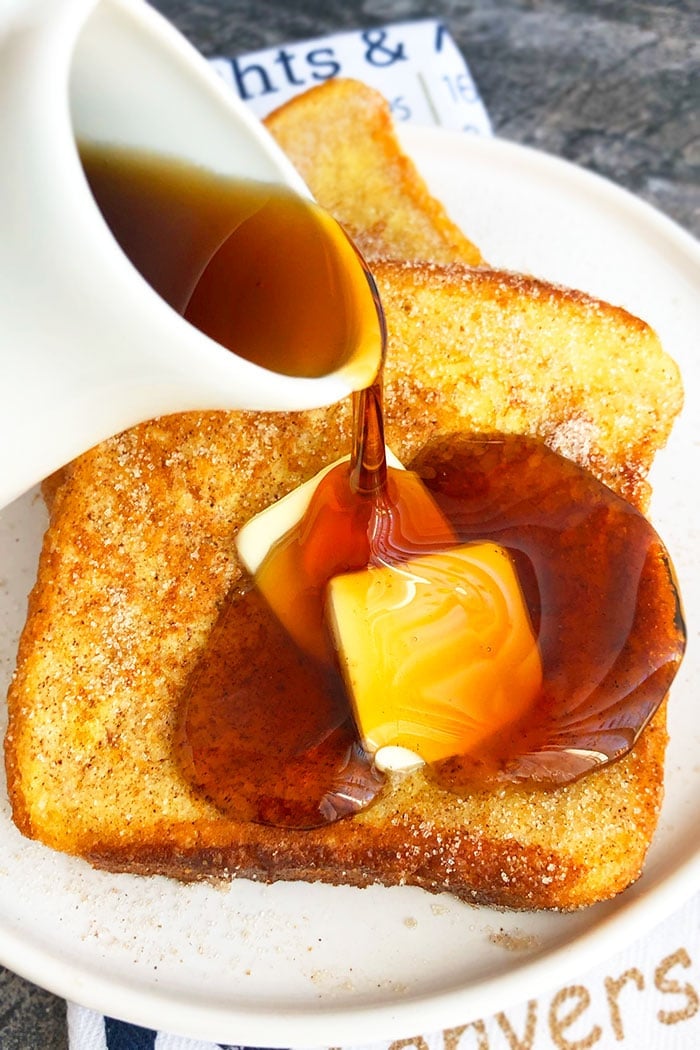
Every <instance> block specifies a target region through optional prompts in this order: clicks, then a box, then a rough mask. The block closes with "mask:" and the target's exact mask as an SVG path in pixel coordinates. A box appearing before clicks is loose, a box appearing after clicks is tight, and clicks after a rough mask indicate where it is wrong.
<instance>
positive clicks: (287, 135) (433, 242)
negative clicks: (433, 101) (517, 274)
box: [265, 79, 483, 266]
mask: <svg viewBox="0 0 700 1050" xmlns="http://www.w3.org/2000/svg"><path fill="white" fill-rule="evenodd" d="M265 123H266V125H267V128H268V130H269V131H270V132H271V133H272V135H273V136H274V138H276V139H277V141H278V143H279V144H280V146H281V147H282V149H283V150H284V151H285V152H286V153H287V155H288V156H289V157H290V159H291V160H292V162H293V163H294V165H295V167H296V168H297V169H298V170H299V172H300V173H301V175H302V176H303V177H304V179H305V181H306V183H307V185H308V186H309V188H310V190H311V192H312V193H313V195H314V197H315V198H316V200H317V201H318V203H319V204H320V205H321V206H322V207H324V208H326V209H327V211H329V212H330V213H331V215H333V216H335V218H336V219H337V220H338V222H340V223H341V225H343V226H344V227H345V229H346V230H347V231H348V233H349V234H350V236H351V237H352V238H353V240H354V241H355V243H356V244H357V246H358V247H359V248H360V250H361V251H362V253H363V255H364V256H365V258H366V259H367V260H368V261H369V262H372V261H373V260H374V259H378V258H392V259H403V260H425V261H433V262H440V263H449V262H465V263H468V264H470V265H473V266H476V265H478V264H479V263H481V262H483V260H482V257H481V252H480V251H479V249H478V248H477V247H476V245H475V244H473V243H472V242H471V241H470V240H469V239H468V238H467V237H466V236H465V235H464V233H463V232H462V231H461V230H460V229H459V227H458V226H456V225H455V224H454V223H453V222H452V220H451V219H450V218H449V216H448V215H447V212H446V211H445V209H444V207H443V206H442V204H441V203H440V202H439V201H438V200H436V199H435V198H434V197H433V196H432V195H431V194H430V193H429V191H428V188H427V186H426V184H425V182H424V181H423V179H422V177H421V176H420V174H419V173H418V171H417V170H416V167H415V165H414V164H413V162H412V160H411V159H410V158H409V157H407V156H406V154H405V153H404V152H403V150H402V149H401V147H400V145H399V142H398V139H397V137H396V133H395V131H394V126H393V123H392V119H391V113H390V110H389V105H388V103H387V102H386V100H385V99H384V98H383V96H382V95H380V94H379V93H378V92H377V91H374V90H373V89H372V88H370V87H367V85H365V84H361V83H359V81H356V80H345V79H338V80H329V81H326V83H325V84H322V85H320V86H319V87H317V88H313V89H312V90H311V91H307V92H305V93H304V94H302V95H298V96H297V97H296V98H294V99H292V100H291V102H288V103H287V104H286V105H284V106H281V107H280V108H279V109H277V110H275V112H274V113H271V114H270V116H268V117H267V119H266V121H265Z"/></svg>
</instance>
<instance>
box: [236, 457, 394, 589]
mask: <svg viewBox="0 0 700 1050" xmlns="http://www.w3.org/2000/svg"><path fill="white" fill-rule="evenodd" d="M349 459H350V457H349V456H343V457H342V458H341V459H338V460H336V461H335V462H334V463H330V464H329V465H328V466H327V467H324V468H323V470H319V472H318V474H315V475H314V476H313V477H312V478H310V479H309V480H308V481H305V482H304V484H303V485H299V486H298V488H295V489H293V490H292V491H291V492H289V493H288V494H287V495H286V496H283V497H282V499H280V500H278V501H277V502H276V503H272V504H270V506H269V507H266V508H265V510H263V511H261V512H260V513H259V514H256V515H255V517H254V518H251V519H250V521H248V522H246V524H245V525H244V526H243V527H242V528H241V529H239V532H238V536H237V537H236V547H237V549H238V554H239V557H240V559H241V561H242V562H243V564H244V566H245V567H246V569H247V570H248V572H249V573H250V574H251V576H255V574H256V573H257V571H258V569H259V568H260V566H261V565H262V563H263V562H264V560H265V558H266V557H267V555H268V553H269V552H270V550H271V548H272V547H273V546H274V545H275V543H276V542H277V540H279V539H281V538H282V536H284V534H285V533H286V532H289V530H290V529H293V528H294V526H295V525H296V524H297V523H298V522H299V521H301V519H302V518H303V516H304V514H305V513H306V511H307V509H308V506H309V503H310V502H311V497H312V496H313V494H314V492H315V491H316V489H317V488H318V485H319V482H320V481H321V479H322V478H324V477H325V476H326V474H328V473H329V472H330V471H331V470H333V468H334V467H337V466H338V464H339V463H347V461H348V460H349ZM386 461H387V464H388V465H389V466H390V467H397V468H398V469H399V470H403V469H404V468H403V464H402V463H400V462H399V460H398V459H397V458H396V456H395V455H394V454H393V452H392V451H391V450H390V449H388V448H387V450H386Z"/></svg>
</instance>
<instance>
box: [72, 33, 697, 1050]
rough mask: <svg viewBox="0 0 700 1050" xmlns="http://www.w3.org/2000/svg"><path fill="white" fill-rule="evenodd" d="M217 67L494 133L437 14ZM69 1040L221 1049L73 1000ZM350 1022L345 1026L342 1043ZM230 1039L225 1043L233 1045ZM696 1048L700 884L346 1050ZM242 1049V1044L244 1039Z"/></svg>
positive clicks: (256, 101) (265, 105)
mask: <svg viewBox="0 0 700 1050" xmlns="http://www.w3.org/2000/svg"><path fill="white" fill-rule="evenodd" d="M212 64H213V66H214V67H215V68H216V69H217V71H218V72H219V73H220V74H221V75H222V76H223V77H224V79H225V80H226V81H227V82H228V83H229V84H230V85H231V86H232V88H233V89H234V90H237V91H238V93H239V94H240V95H241V97H242V98H244V99H245V100H246V101H247V102H248V103H249V105H250V106H251V108H252V109H253V110H254V111H255V112H256V113H257V115H258V116H260V117H264V116H265V115H266V114H267V113H269V112H270V111H271V110H272V109H274V108H276V107H277V106H279V105H281V104H282V103H284V102H286V101H288V100H289V99H290V98H292V97H293V96H294V95H296V94H298V93H299V92H301V91H304V90H306V89H307V88H309V87H311V86H313V85H314V84H318V83H320V82H322V81H323V80H326V79H328V78H329V77H330V76H349V77H354V78H356V79H359V80H363V81H365V82H366V83H368V84H370V85H372V86H373V87H376V88H377V89H378V90H380V91H381V92H382V94H383V95H384V96H385V97H386V98H388V99H389V100H390V102H391V106H392V112H393V115H394V119H395V120H397V121H401V120H408V121H413V122H415V123H418V124H439V125H441V126H443V127H446V128H452V129H462V130H464V131H470V132H473V133H476V134H482V135H488V134H490V133H491V126H490V123H489V119H488V115H487V113H486V110H485V109H484V106H483V103H482V101H481V98H480V96H479V92H478V90H477V88H476V85H475V84H474V81H473V79H472V76H471V74H470V72H469V69H468V67H467V64H466V62H465V61H464V58H463V57H462V55H461V54H460V52H459V50H458V49H457V47H456V45H455V43H454V40H453V39H452V37H451V36H450V34H449V32H448V31H447V29H446V27H445V26H444V24H443V23H442V22H440V21H438V20H435V19H425V20H422V21H419V22H404V23H397V24H393V25H387V26H383V27H381V28H375V29H369V30H358V31H357V32H351V33H341V34H336V35H333V36H329V37H324V38H320V39H316V40H309V41H305V42H303V43H298V44H291V45H286V46H283V47H277V48H270V49H268V50H265V51H259V52H256V53H254V54H250V55H246V56H244V57H241V58H235V59H231V58H215V59H212ZM68 1036H69V1043H70V1050H219V1048H220V1047H222V1046H224V1044H215V1043H206V1042H201V1041H199V1040H193V1039H186V1038H183V1037H181V1036H177V1035H172V1034H169V1033H167V1032H155V1031H152V1030H150V1029H145V1028H140V1027H138V1026H136V1025H132V1024H127V1023H125V1022H122V1021H118V1020H113V1019H111V1018H106V1017H103V1016H102V1015H101V1014H98V1013H95V1012H94V1011H92V1010H88V1009H85V1008H84V1007H81V1006H77V1005H74V1004H73V1003H69V1004H68ZM342 1038H343V1033H342V1032H338V1035H337V1044H336V1045H337V1047H340V1045H341V1043H342ZM228 1046H229V1044H225V1048H226V1050H227V1048H228ZM591 1047H595V1050H613V1048H614V1050H626V1048H628V1047H629V1050H698V1048H700V895H698V896H697V897H695V898H694V899H693V900H692V901H690V902H689V903H687V904H686V905H685V906H684V907H683V908H682V909H681V910H680V911H679V912H678V913H677V914H676V915H675V916H673V917H672V918H671V919H669V920H668V921H667V922H665V923H664V924H663V925H662V926H660V927H659V928H658V929H657V930H656V931H655V932H654V933H653V934H652V935H650V936H648V937H647V938H645V939H644V940H643V941H641V942H639V943H638V944H635V945H634V946H633V947H631V948H629V949H628V950H626V951H624V952H621V953H620V954H619V955H617V956H615V957H614V958H613V959H610V960H609V961H608V962H606V963H604V964H603V965H601V966H598V967H596V968H595V969H593V970H591V971H589V972H588V973H586V974H582V975H581V977H580V979H578V980H577V981H576V982H575V983H572V984H568V985H566V986H565V987H561V988H554V989H551V990H548V991H546V992H543V994H542V995H541V996H540V998H539V999H537V1000H531V1001H530V1002H528V1003H520V1004H518V1005H516V1006H512V1005H510V1004H504V1010H503V1011H502V1012H500V1013H496V1014H495V1015H494V1016H492V1017H488V1018H482V1019H479V1020H472V1021H471V1022H470V1023H469V1024H467V1025H466V1026H463V1027H458V1028H452V1029H447V1030H445V1031H442V1032H434V1033H432V1034H430V1033H428V1034H423V1035H416V1036H415V1037H413V1038H401V1039H397V1040H395V1041H393V1042H383V1043H376V1044H373V1045H372V1047H364V1048H359V1047H350V1046H347V1045H343V1046H342V1050H404V1048H406V1050H588V1048H591ZM235 1050H238V1048H235Z"/></svg>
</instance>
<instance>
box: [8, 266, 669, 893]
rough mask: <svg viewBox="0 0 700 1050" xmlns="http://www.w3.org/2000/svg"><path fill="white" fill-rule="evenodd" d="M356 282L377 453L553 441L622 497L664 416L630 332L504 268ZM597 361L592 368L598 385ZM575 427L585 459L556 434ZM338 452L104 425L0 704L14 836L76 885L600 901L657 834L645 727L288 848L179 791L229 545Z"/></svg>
mask: <svg viewBox="0 0 700 1050" xmlns="http://www.w3.org/2000/svg"><path fill="white" fill-rule="evenodd" d="M376 273H377V277H378V280H379V282H380V285H381V288H382V294H383V297H384V301H385V303H386V308H387V318H388V325H389V333H390V346H389V357H388V362H387V422H388V427H387V432H388V437H389V443H390V444H391V445H392V446H393V448H394V449H395V451H396V452H397V454H398V455H399V456H400V457H401V458H403V459H405V460H407V459H409V458H410V457H411V456H412V455H413V454H414V453H415V452H416V451H417V450H418V449H419V448H420V447H421V445H422V444H423V443H424V442H425V441H426V440H428V439H429V438H430V437H433V436H435V435H436V434H441V433H448V432H451V431H453V430H455V429H457V428H459V429H463V428H475V429H479V430H496V431H498V430H517V429H522V430H525V431H529V432H534V433H540V434H543V435H544V436H546V437H548V438H549V439H550V440H551V439H552V438H553V437H554V438H557V437H558V438H559V439H560V440H559V444H560V445H561V444H562V442H563V438H562V435H565V436H566V435H568V439H569V442H570V443H569V445H568V446H565V449H564V450H565V451H567V452H568V453H569V454H571V455H574V456H575V457H577V458H579V460H580V461H581V462H583V463H584V464H588V465H589V466H590V468H591V469H592V471H593V472H594V473H596V474H598V475H599V476H600V477H603V478H604V479H605V480H606V481H608V483H609V484H611V485H612V486H613V487H615V488H617V489H618V491H622V492H626V493H627V494H628V495H631V496H632V497H633V498H636V499H638V500H641V499H643V498H644V495H645V489H644V481H643V475H644V471H645V466H646V465H648V463H649V462H650V461H651V457H652V455H653V452H654V450H655V449H656V448H657V447H659V446H660V445H661V444H663V442H664V441H665V440H666V436H667V434H668V430H669V428H670V426H671V422H672V419H673V416H674V414H675V412H676V411H677V410H678V408H679V406H680V400H681V389H680V382H679V379H678V374H677V370H676V368H675V366H674V365H673V363H672V362H671V361H670V359H669V358H668V357H667V356H666V355H665V354H664V353H663V351H662V350H661V347H660V346H659V344H658V341H657V340H656V338H655V336H654V334H653V332H651V330H650V329H649V328H648V327H647V326H645V325H643V324H642V323H641V322H639V321H637V320H636V319H633V318H630V316H629V315H628V314H625V313H624V311H619V310H617V309H615V308H612V307H608V306H606V305H605V304H600V303H596V302H595V301H594V300H591V299H589V298H588V297H585V296H581V295H579V294H574V293H568V292H564V291H562V290H561V289H557V288H553V287H552V286H549V285H546V284H544V283H542V282H535V281H530V280H526V279H522V278H515V277H513V276H511V275H507V274H499V273H496V272H486V271H471V270H468V269H464V268H460V267H455V266H452V267H448V268H440V267H434V266H411V267H406V266H402V265H399V264H396V263H382V264H377V267H376ZM564 332H565V333H566V340H565V341H564V337H563V333H564ZM554 348H556V351H555V349H554ZM603 358H605V361H607V362H609V361H610V360H611V359H612V360H613V361H614V362H615V369H614V373H613V376H612V381H611V380H610V379H609V380H607V383H606V381H605V379H604V377H603V373H602V367H603ZM526 364H527V367H524V366H525V365H526ZM545 380H546V381H545ZM632 389H633V391H634V398H632V399H630V390H632ZM618 397H619V398H621V399H622V401H621V402H620V403H624V404H626V407H627V415H628V416H629V419H625V420H621V419H620V411H619V404H618V401H617V400H616V399H617V398H618ZM576 419H582V420H584V421H585V423H586V428H585V433H586V441H585V442H581V441H577V440H574V439H573V437H572V435H571V421H572V420H576ZM574 436H575V435H574ZM348 442H349V412H348V406H347V405H338V406H334V407H332V408H330V409H328V410H318V411H314V412H307V413H300V414H298V415H285V414H281V415H271V414H264V413H199V414H197V413H191V414H187V415H181V416H175V417H171V418H169V419H161V420H156V421H154V422H152V423H149V424H145V425H143V426H141V427H137V428H135V429H134V430H131V431H128V432H126V433H124V434H122V435H120V436H118V437H116V438H114V439H112V440H110V441H108V442H105V443H104V444H102V445H100V446H98V447H97V448H95V449H93V450H92V451H90V452H89V453H87V454H86V455H85V456H83V457H81V458H80V459H79V460H77V461H76V462H75V463H73V464H72V465H71V466H70V468H68V469H67V470H66V471H64V472H63V479H62V480H61V482H60V483H56V484H55V485H54V486H53V502H52V510H51V524H50V528H49V530H48V532H47V535H46V538H45V542H44V547H43V550H42V555H41V561H40V566H39V575H38V581H37V585H36V587H35V589H34V591H33V593H32V596H31V599H30V610H29V617H28V621H27V626H26V629H25V631H24V633H23V636H22V640H21V644H20V650H19V658H18V669H17V673H16V676H15V679H14V681H13V684H12V687H11V690H10V695H9V715H10V723H9V730H8V735H7V740H6V756H7V769H8V783H9V789H10V795H11V799H12V804H13V810H14V814H15V819H16V821H17V823H18V826H19V827H20V829H21V830H22V831H23V832H24V833H25V834H27V835H30V836H32V837H36V838H38V839H40V840H41V841H43V842H45V843H46V844H48V845H50V846H53V847H55V848H57V849H62V850H65V851H67V852H71V853H77V854H80V855H83V856H86V857H88V858H89V859H90V860H91V861H92V862H93V863H95V864H97V865H100V866H104V867H108V868H111V869H115V870H130V871H148V872H163V873H167V874H171V875H174V876H176V877H178V878H184V879H190V878H199V877H203V876H204V877H210V876H226V875H234V874H236V875H247V876H249V877H255V878H261V879H277V878H285V879H291V878H306V879H311V878H313V879H322V880H324V881H332V882H343V883H351V884H355V885H365V884H368V883H370V882H374V881H380V882H384V883H387V884H394V883H415V884H417V885H421V886H424V887H425V888H427V889H432V890H436V891H437V890H441V889H447V890H449V891H451V892H453V893H456V894H458V895H459V896H461V897H464V898H465V899H468V900H475V901H486V902H489V903H492V904H497V905H502V906H508V907H557V908H574V907H579V906H582V905H584V904H588V903H591V902H593V901H595V900H598V899H602V898H605V897H608V896H610V895H612V894H614V893H616V892H619V891H620V890H621V889H623V888H624V886H626V885H627V884H629V883H630V882H631V881H633V880H634V879H635V878H636V877H637V876H638V874H639V871H640V869H641V864H642V862H643V857H644V854H645V852H646V849H647V847H648V844H649V842H650V839H651V835H652V833H653V828H654V827H655V824H656V820H657V816H658V808H659V805H660V800H661V794H662V768H663V752H664V745H665V730H664V715H663V712H661V713H660V714H659V715H658V716H657V718H656V719H655V721H654V723H653V725H652V726H651V727H650V728H649V729H647V731H645V733H644V734H643V735H642V737H641V740H640V742H639V743H638V745H637V747H636V748H635V749H634V751H633V752H632V754H631V755H629V756H628V757H626V758H625V759H623V760H622V761H620V762H618V763H616V764H615V765H613V766H610V767H608V768H606V769H604V770H602V771H600V772H599V773H596V774H593V775H591V776H589V777H587V778H585V780H583V781H580V782H579V783H577V784H573V785H571V786H570V787H567V788H565V789H560V790H558V791H555V792H543V791H536V792H525V791H523V790H519V789H515V788H505V789H499V790H494V791H490V792H483V793H480V794H475V795H473V796H471V797H470V798H468V799H465V800H459V799H457V798H456V797H455V796H452V795H449V794H447V793H445V792H442V791H440V790H438V789H437V788H435V787H434V786H431V785H428V784H427V783H426V782H425V781H424V779H423V777H422V775H421V774H418V773H416V774H412V775H411V776H409V777H406V778H402V779H398V780H396V781H395V782H394V784H393V786H392V790H391V791H390V792H387V793H386V794H385V796H383V797H382V799H381V800H380V801H379V802H378V803H377V804H376V805H374V806H372V807H371V808H370V809H369V810H367V811H366V812H364V813H362V814H360V815H358V816H356V817H354V818H352V819H350V820H346V821H342V822H340V823H338V824H336V825H333V826H331V827H328V828H324V829H321V830H319V831H313V832H279V831H275V830H271V829H268V828H263V827H260V826H256V825H241V824H237V823H235V822H233V821H231V820H229V819H227V818H225V817H223V816H222V815H221V814H220V813H219V812H218V811H217V810H216V809H215V808H214V807H213V806H212V805H211V804H209V803H207V802H206V801H205V800H204V799H203V798H201V797H199V796H198V795H197V793H196V792H195V791H194V789H193V788H192V787H191V786H190V785H189V784H188V783H186V782H185V780H184V778H183V777H182V775H181V773H180V771H179V768H178V766H177V764H176V762H175V760H174V757H173V748H172V739H173V732H174V722H175V711H176V707H177V698H178V696H179V694H180V691H181V689H182V686H183V683H184V681H185V679H186V677H187V673H188V671H189V669H190V668H191V666H192V664H193V661H194V660H195V659H196V656H197V653H198V652H199V651H200V649H201V647H202V646H203V645H205V644H206V638H207V635H208V632H209V630H210V628H211V626H212V624H213V622H214V620H215V617H216V614H217V610H218V608H219V607H220V604H221V602H222V600H223V598H224V596H225V594H226V593H227V591H228V589H229V587H230V586H232V585H234V584H235V582H236V580H237V578H238V575H239V572H240V570H239V566H238V563H237V561H236V555H235V549H234V542H233V541H234V536H235V532H236V530H237V528H238V527H239V525H240V524H241V523H242V522H244V521H245V520H247V519H248V518H249V517H250V516H251V515H252V514H254V513H256V512H257V511H259V510H261V509H262V508H263V507H264V506H265V505H267V504H269V503H270V502H272V501H273V500H275V499H277V498H279V497H280V496H282V495H284V494H285V493H286V492H287V491H289V490H290V489H291V488H292V487H293V486H295V485H296V484H298V483H299V482H300V481H302V480H304V479H305V478H307V477H309V476H311V475H312V474H313V473H315V472H316V471H317V470H318V469H319V468H320V467H321V466H322V465H324V464H325V463H327V462H329V461H331V460H332V459H334V458H336V456H337V455H339V454H340V453H342V452H344V451H346V450H347V447H348ZM564 444H565V442H564ZM630 448H631V449H632V450H633V453H632V454H631V453H630V451H629V449H630ZM232 468H233V469H232Z"/></svg>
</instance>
